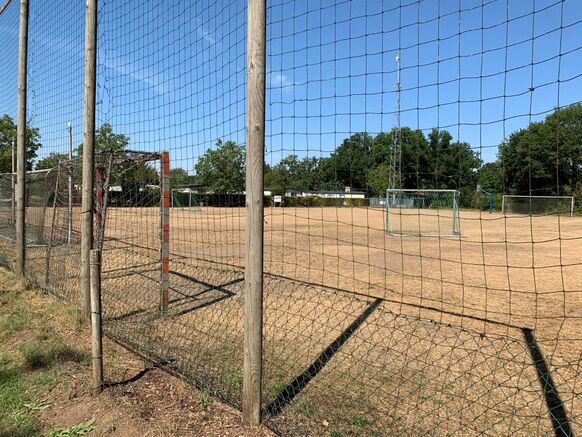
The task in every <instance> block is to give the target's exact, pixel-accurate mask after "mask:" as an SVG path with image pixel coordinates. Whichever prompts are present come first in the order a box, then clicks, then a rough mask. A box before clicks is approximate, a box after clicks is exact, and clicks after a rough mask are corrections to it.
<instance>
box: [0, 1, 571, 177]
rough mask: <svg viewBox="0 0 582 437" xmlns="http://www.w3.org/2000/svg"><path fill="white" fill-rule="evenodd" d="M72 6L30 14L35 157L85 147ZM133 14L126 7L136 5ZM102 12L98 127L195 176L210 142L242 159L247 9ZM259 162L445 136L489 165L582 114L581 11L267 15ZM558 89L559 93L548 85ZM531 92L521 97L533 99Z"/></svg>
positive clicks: (275, 8) (370, 10) (379, 6)
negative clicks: (522, 141)
mask: <svg viewBox="0 0 582 437" xmlns="http://www.w3.org/2000/svg"><path fill="white" fill-rule="evenodd" d="M82 3H83V2H64V1H63V2H60V3H59V2H57V3H55V4H54V5H51V7H50V8H47V7H46V3H44V2H40V1H38V0H31V16H30V43H29V44H30V51H29V90H30V92H29V99H28V104H29V111H28V112H29V118H30V120H31V122H32V124H33V125H34V126H36V127H38V128H39V129H40V130H41V136H42V142H43V145H44V147H43V150H42V152H41V156H42V155H44V154H47V153H49V152H53V151H64V150H66V138H67V137H66V135H67V134H66V124H67V121H69V120H70V121H72V123H73V126H74V142H75V144H78V143H80V142H81V138H82V132H81V125H82V104H83V77H82V72H83V44H84V42H83V38H84V5H83V4H82ZM136 4H137V3H136ZM136 4H133V3H132V2H113V1H112V0H101V1H100V13H99V42H98V123H99V124H100V123H103V122H105V121H107V122H109V123H111V124H112V125H113V126H114V129H115V131H117V132H121V133H125V134H126V135H128V136H129V137H130V147H131V148H133V149H143V150H170V152H171V156H172V160H173V165H174V166H181V167H183V168H185V169H187V170H189V171H193V167H194V164H195V162H196V160H197V159H198V157H199V156H201V155H202V154H203V153H204V151H205V150H206V149H207V148H209V147H214V144H215V142H216V139H217V138H223V139H224V140H228V139H231V140H234V141H237V142H239V143H244V141H245V134H244V124H245V85H244V84H245V74H246V71H245V54H246V32H247V29H246V4H245V2H242V1H232V2H231V1H227V0H213V1H210V0H205V1H192V2H190V1H169V0H168V1H166V2H159V1H153V0H145V1H141V2H139V7H136ZM17 8H18V4H17V2H15V1H13V2H12V3H11V4H10V5H9V7H8V8H7V10H6V11H5V12H4V13H3V14H2V15H0V41H3V42H4V41H6V44H0V59H3V60H6V62H4V63H3V65H1V66H0V80H2V82H3V83H5V84H10V83H12V84H13V86H14V88H13V90H14V93H13V94H11V93H10V92H8V91H7V89H11V87H10V86H7V87H2V90H0V113H14V111H15V104H16V77H15V74H16V68H15V66H14V68H12V67H11V66H10V65H12V64H13V63H14V61H15V59H16V58H15V53H16V45H17V41H18V29H17V26H18V11H17ZM267 23H268V26H267V39H268V43H267V72H268V77H267V88H268V90H267V105H266V118H267V125H266V126H267V138H266V147H267V155H266V160H267V162H270V163H274V162H277V161H278V160H279V159H280V158H281V157H282V156H285V155H287V154H289V153H296V154H298V155H300V156H327V155H328V154H329V153H330V152H331V151H333V150H334V149H335V148H336V147H337V146H338V145H339V144H341V142H342V140H343V139H344V138H346V137H347V136H349V135H350V134H351V133H354V132H358V131H368V132H370V133H377V132H380V131H389V130H390V129H391V128H392V127H393V126H394V125H395V101H396V98H395V97H396V96H395V89H394V84H395V82H396V70H397V69H396V62H395V57H396V56H397V55H400V59H401V81H400V82H401V89H402V91H401V124H402V126H410V127H412V128H415V129H416V128H419V129H423V130H425V131H427V132H428V131H429V130H430V129H432V128H433V127H437V128H441V129H447V130H448V131H450V132H451V134H452V135H453V137H454V138H455V139H460V140H462V141H466V142H468V143H470V145H471V147H472V148H474V149H475V150H477V151H478V152H479V153H481V154H482V157H483V159H484V160H486V161H490V160H493V159H495V154H496V151H497V145H498V144H499V143H500V142H501V141H502V140H503V138H504V137H507V136H508V135H509V134H510V133H511V132H512V131H514V130H515V129H518V128H522V127H525V126H527V124H528V123H529V122H530V121H532V120H539V119H541V118H543V117H544V116H545V115H546V114H547V113H548V112H551V111H552V110H553V108H555V107H558V106H565V105H568V104H571V103H575V102H579V101H582V91H581V90H582V76H580V75H581V74H582V63H581V62H580V59H581V57H582V43H581V41H580V35H581V34H582V2H580V1H578V0H566V1H564V2H562V1H561V0H535V1H533V0H531V1H530V0H527V1H522V0H461V1H454V0H420V1H416V0H400V1H396V0H392V1H379V0H378V1H363V0H362V1H351V2H350V1H340V0H338V1H309V2H307V1H298V0H297V1H289V0H275V1H269V2H268V13H267ZM558 80H559V81H558ZM530 89H532V90H530Z"/></svg>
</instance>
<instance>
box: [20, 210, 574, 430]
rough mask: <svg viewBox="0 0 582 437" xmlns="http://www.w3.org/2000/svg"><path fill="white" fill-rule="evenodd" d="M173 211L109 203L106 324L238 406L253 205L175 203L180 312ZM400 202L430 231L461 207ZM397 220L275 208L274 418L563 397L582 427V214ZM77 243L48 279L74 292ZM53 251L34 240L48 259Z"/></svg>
mask: <svg viewBox="0 0 582 437" xmlns="http://www.w3.org/2000/svg"><path fill="white" fill-rule="evenodd" d="M408 213H410V211H408ZM443 214H444V213H443ZM63 217H64V215H62V214H60V215H58V216H57V219H56V220H55V222H56V223H61V222H63ZM159 218H160V215H159V209H157V208H147V209H146V208H123V209H115V208H111V209H109V215H108V222H107V233H106V241H105V252H104V266H103V269H104V295H103V300H104V312H105V316H106V321H105V324H104V327H105V329H106V331H108V332H109V334H110V335H112V336H115V337H117V338H119V339H121V340H123V341H126V342H128V343H129V344H131V345H132V347H135V348H136V349H138V350H140V351H141V352H142V353H144V354H146V355H148V356H150V357H153V358H154V359H156V360H157V361H159V362H163V363H166V365H167V366H168V367H171V368H172V370H175V371H177V372H179V373H182V374H184V375H186V376H187V377H189V378H191V379H193V380H195V381H197V383H198V384H199V385H201V386H203V387H205V388H207V389H209V390H210V391H211V392H213V393H214V394H215V395H216V396H218V397H219V398H221V399H223V400H225V401H227V402H228V403H230V404H232V405H235V406H237V407H240V389H241V384H242V378H241V374H242V373H241V368H242V321H243V289H244V287H243V282H242V280H243V278H244V264H245V259H244V253H245V250H244V248H245V245H244V239H245V236H244V233H245V230H244V210H243V209H242V208H196V209H193V210H186V209H184V210H182V209H173V210H172V213H171V229H170V238H171V242H170V251H171V254H172V256H171V266H170V267H171V274H170V284H171V291H170V308H169V313H168V315H167V316H166V317H164V318H160V317H159V312H158V305H159V302H160V295H159V294H160V293H159V292H160V282H159V278H160V263H159V261H158V260H159V248H160V239H159V238H160V237H159V235H160V233H159V229H160V220H159ZM392 219H393V220H394V221H393V223H392V224H393V226H394V225H395V223H396V224H399V225H401V226H404V227H406V228H407V229H413V230H422V231H423V232H424V231H425V230H426V231H427V232H431V233H432V232H434V229H435V227H437V226H438V225H439V224H440V223H444V224H445V228H446V229H447V230H448V223H450V217H446V216H444V215H443V216H442V217H441V216H440V215H439V214H438V213H436V212H434V211H427V210H423V211H415V212H413V213H412V214H410V215H407V216H406V217H396V218H395V217H392ZM385 220H386V217H385V211H384V210H383V209H371V208H268V209H266V210H265V223H264V225H265V234H264V237H265V272H266V273H267V274H266V276H265V344H264V347H265V358H264V360H265V361H264V365H265V378H264V388H263V390H264V396H265V403H264V406H265V413H266V417H267V423H268V424H269V425H270V426H272V427H273V428H274V429H275V430H278V431H280V432H282V433H283V434H289V435H323V434H328V435H335V433H339V435H342V434H357V433H358V432H359V433H361V432H363V433H364V434H366V435H367V434H373V433H380V434H382V433H385V432H386V430H391V431H390V432H394V433H407V434H409V433H411V432H412V433H413V434H414V433H417V434H423V433H432V432H434V433H435V434H437V435H442V434H449V433H469V434H471V433H483V434H493V435H499V434H513V435H539V434H546V433H551V429H552V427H555V426H556V423H561V422H560V418H559V417H558V418H557V419H556V420H557V422H556V420H555V421H554V422H553V423H552V421H551V420H550V419H549V414H548V409H549V408H553V407H552V406H551V405H552V402H554V404H555V402H558V403H559V404H560V405H562V406H563V411H564V414H565V415H566V417H567V420H568V423H569V425H570V426H571V427H572V429H573V430H574V431H575V432H578V433H579V432H581V430H582V429H581V428H582V419H581V418H580V416H579V414H580V413H579V412H580V411H582V396H581V395H580V393H579V388H578V387H579V384H580V375H581V372H582V358H581V355H582V288H581V287H580V284H581V283H582V261H581V259H580V257H579V255H578V252H579V250H580V247H582V246H581V245H580V239H581V238H582V218H579V217H574V218H570V217H558V216H546V217H529V216H502V215H500V214H492V215H489V214H486V213H479V212H475V211H461V230H462V234H461V235H460V236H450V235H447V236H444V235H442V236H426V235H422V236H419V235H416V236H414V235H413V236H410V235H406V236H403V235H395V234H392V235H391V234H387V233H386V232H385V229H386V227H385ZM400 221H401V223H400ZM74 227H75V228H76V227H77V224H76V223H75V224H74ZM61 229H62V227H61ZM437 229H438V227H437ZM447 233H449V232H447ZM54 235H56V234H54ZM63 238H64V237H62V236H61V237H60V240H59V239H58V238H57V239H55V241H62V240H63ZM77 249H78V248H77V246H76V245H75V244H73V245H60V246H57V247H55V248H54V249H53V252H52V254H51V263H52V264H51V265H52V266H55V267H56V268H55V267H49V282H50V284H51V286H52V288H53V291H54V292H56V293H57V294H59V293H61V294H62V295H63V297H65V298H67V299H69V300H71V299H75V298H76V297H75V293H76V290H77V289H78V288H77V287H78V286H77V284H78V274H77V273H76V272H77V271H78V250H77ZM43 253H44V252H43V251H42V249H39V250H38V252H37V253H36V254H35V252H34V251H33V250H31V251H29V258H30V259H31V264H34V265H37V268H38V271H39V276H43V269H46V266H45V264H44V261H43V260H44V257H45V255H44V254H43ZM33 259H35V260H37V261H32V260H33ZM63 290H66V291H65V292H63ZM376 297H379V298H382V300H381V301H376V300H375V298H376ZM536 351H541V357H542V358H541V361H540V356H539V354H537V355H536ZM534 363H537V365H536V364H534ZM544 366H545V367H544ZM548 373H549V376H550V377H551V384H550V389H547V388H546V389H545V390H544V389H542V385H541V384H540V380H539V376H540V374H543V375H544V378H547V376H548ZM546 382H547V381H546ZM547 386H548V384H546V387H547ZM293 387H295V388H293ZM548 390H549V392H551V393H548ZM556 399H557V400H556ZM558 416H559V414H558Z"/></svg>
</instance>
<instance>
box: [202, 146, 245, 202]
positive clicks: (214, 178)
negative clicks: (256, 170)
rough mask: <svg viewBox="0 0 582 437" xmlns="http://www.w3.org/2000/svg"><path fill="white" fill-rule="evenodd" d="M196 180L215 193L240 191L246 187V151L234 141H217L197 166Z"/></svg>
mask: <svg viewBox="0 0 582 437" xmlns="http://www.w3.org/2000/svg"><path fill="white" fill-rule="evenodd" d="M195 169H196V180H197V182H198V183H199V184H201V185H204V186H205V187H207V188H208V190H210V191H212V192H214V193H227V194H228V193H240V192H242V191H244V189H245V152H244V150H243V148H242V147H241V146H239V145H238V144H236V143H235V142H234V141H227V142H225V143H224V144H223V143H222V140H218V141H217V142H216V149H208V150H207V151H206V153H205V154H204V155H203V156H202V157H201V158H200V159H199V160H198V162H197V163H196V166H195Z"/></svg>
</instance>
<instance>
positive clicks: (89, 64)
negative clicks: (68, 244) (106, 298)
mask: <svg viewBox="0 0 582 437" xmlns="http://www.w3.org/2000/svg"><path fill="white" fill-rule="evenodd" d="M96 43H97V0H86V2H85V72H84V75H85V85H84V94H85V96H84V108H83V191H82V195H83V198H82V201H81V309H82V311H83V315H84V317H85V320H89V319H90V317H91V272H90V270H91V269H90V266H89V254H90V252H91V249H92V247H93V173H94V171H95V90H96V79H97V77H96V73H95V66H96V62H97V51H96Z"/></svg>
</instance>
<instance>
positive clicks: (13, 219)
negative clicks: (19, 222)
mask: <svg viewBox="0 0 582 437" xmlns="http://www.w3.org/2000/svg"><path fill="white" fill-rule="evenodd" d="M15 149H16V141H12V167H10V169H11V170H10V171H11V172H12V175H11V176H10V179H11V183H12V191H11V193H12V196H11V199H10V203H11V205H10V211H11V216H10V221H11V223H12V225H13V226H14V224H15V223H16V191H15V190H16V155H15V153H16V150H15Z"/></svg>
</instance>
